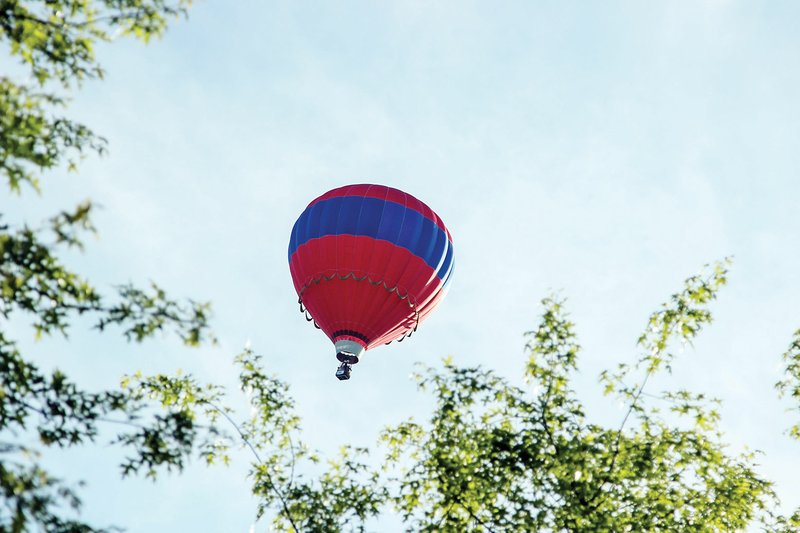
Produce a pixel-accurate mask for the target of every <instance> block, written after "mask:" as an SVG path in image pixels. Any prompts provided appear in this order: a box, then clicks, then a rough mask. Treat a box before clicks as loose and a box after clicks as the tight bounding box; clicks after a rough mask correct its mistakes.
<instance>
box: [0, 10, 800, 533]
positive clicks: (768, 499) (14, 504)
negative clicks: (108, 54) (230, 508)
mask: <svg viewBox="0 0 800 533" xmlns="http://www.w3.org/2000/svg"><path fill="white" fill-rule="evenodd" d="M187 7H188V2H187V1H185V0H175V1H173V2H169V1H166V0H48V1H46V2H39V1H36V0H0V37H1V38H2V39H3V41H5V42H7V43H8V44H9V48H10V52H11V53H12V54H13V55H15V56H16V57H18V58H19V59H20V61H21V63H22V65H23V66H24V67H25V68H26V69H27V71H28V72H29V73H30V78H31V80H32V81H30V82H25V83H23V82H20V81H18V80H12V79H11V78H8V77H0V172H2V175H3V176H5V178H6V180H7V182H8V186H9V188H10V190H11V191H13V192H15V193H17V194H22V193H23V192H24V191H25V190H26V188H33V189H38V188H39V187H40V186H41V177H42V175H43V173H45V172H59V171H64V170H75V169H76V168H77V164H78V163H79V160H80V158H81V157H82V156H84V155H86V154H87V153H92V152H95V153H99V154H102V153H103V152H104V151H105V148H106V146H105V141H104V140H103V139H102V137H100V136H98V135H96V134H94V133H93V132H92V131H91V130H90V129H89V128H88V127H86V126H84V125H82V124H79V123H77V122H74V121H72V120H70V119H69V118H65V117H63V116H60V115H58V114H57V111H58V110H59V109H62V108H64V106H65V105H66V104H67V99H66V97H67V96H68V95H69V93H70V91H74V90H77V89H78V88H79V87H80V83H81V82H82V81H83V80H86V79H92V78H100V77H101V76H102V70H101V68H100V66H99V64H98V63H97V61H96V59H95V56H94V47H95V45H96V43H97V42H98V41H104V40H109V39H110V36H111V35H112V34H116V33H121V34H122V35H133V36H135V37H137V38H140V39H142V40H144V41H147V40H148V39H149V38H150V37H152V36H158V35H160V34H161V33H163V31H164V30H165V29H166V26H167V23H168V21H169V19H170V18H173V17H175V16H181V15H183V14H185V12H186V8H187ZM92 210H93V205H92V204H91V203H90V202H87V203H84V204H81V205H79V206H77V207H75V208H74V209H70V210H65V211H63V212H61V213H58V214H56V215H55V216H53V217H52V218H51V219H50V220H48V221H46V222H45V223H44V224H42V225H40V226H39V228H38V229H32V228H30V227H28V226H27V225H25V224H22V223H20V224H13V223H11V222H7V223H5V224H4V225H2V226H0V313H2V315H3V317H4V318H6V319H8V318H11V317H12V316H15V317H16V316H27V317H29V318H30V320H31V321H32V328H33V333H34V334H35V335H37V336H42V335H54V334H60V335H63V336H64V337H66V335H67V333H68V331H69V327H70V324H72V323H73V322H74V320H75V318H76V317H77V316H80V315H89V316H92V317H94V319H95V324H96V328H97V329H98V330H99V331H100V332H107V331H108V330H109V329H115V328H119V329H120V330H121V332H122V334H123V335H124V336H125V337H126V338H128V339H129V340H133V341H141V340H143V339H145V338H147V337H149V336H151V335H152V334H154V333H155V332H157V331H161V330H164V329H169V330H172V331H174V332H175V333H176V334H177V335H178V336H179V337H180V338H181V339H182V340H183V342H185V343H186V344H188V345H190V346H194V345H197V344H199V343H202V342H209V341H213V337H212V336H211V333H210V331H209V326H208V314H209V307H208V304H205V303H199V302H195V301H189V302H185V303H182V302H178V301H176V300H174V299H172V298H170V297H169V296H167V294H166V293H165V291H164V290H162V289H161V288H160V287H158V286H156V285H153V286H151V287H148V288H144V289H143V288H139V287H135V286H132V285H129V284H126V285H122V286H120V287H118V288H117V290H116V295H114V296H108V295H106V294H105V293H104V292H103V291H101V290H99V289H98V288H96V287H95V286H94V285H92V284H91V283H90V281H89V280H87V279H84V278H83V277H81V276H80V275H79V274H78V273H76V272H73V271H71V270H69V269H68V268H66V267H65V266H64V265H63V263H62V262H61V261H60V260H59V254H60V253H61V252H62V251H63V250H64V249H65V248H68V247H79V248H80V247H82V234H83V233H84V232H87V231H88V232H91V231H94V227H93V225H92V222H91V214H92ZM727 269H728V263H727V262H721V263H718V264H715V265H713V266H712V267H710V268H709V270H708V271H707V273H706V274H705V275H703V276H694V277H691V278H689V279H688V280H687V281H686V284H685V286H684V288H683V290H681V291H680V292H678V293H676V294H675V295H673V296H672V297H671V298H670V299H669V301H668V302H667V303H666V304H664V305H663V306H662V307H661V308H660V309H659V310H658V311H656V312H655V313H653V314H652V315H651V316H650V319H649V321H648V323H647V327H646V330H645V332H644V334H643V335H642V336H641V337H640V338H639V347H640V349H641V355H640V357H639V359H638V360H637V361H636V362H635V363H633V364H621V365H619V366H618V367H617V368H616V369H615V370H613V371H608V372H604V373H603V374H602V375H601V378H600V379H601V384H602V385H603V387H604V391H605V393H606V394H607V395H612V396H615V397H616V398H617V399H618V400H619V401H621V402H623V404H624V405H625V406H626V411H625V414H624V416H623V417H622V419H621V420H620V421H619V423H618V424H617V425H613V426H611V427H606V426H603V425H600V424H597V423H593V422H592V421H590V420H588V419H587V417H586V415H585V412H584V409H583V406H582V405H581V403H580V401H579V399H578V397H577V395H576V393H575V391H574V390H573V389H572V388H571V386H570V380H571V376H572V373H573V372H574V371H575V370H576V369H577V365H578V355H579V353H580V348H579V345H578V344H577V340H576V338H575V334H574V331H573V324H572V323H571V322H570V321H569V317H568V315H567V313H566V311H565V302H564V301H562V300H560V299H558V298H554V297H549V298H545V299H544V300H543V301H542V306H543V314H542V317H541V321H540V323H539V325H538V326H537V327H536V328H535V329H534V330H533V331H531V332H529V333H528V344H527V346H526V362H525V369H524V375H525V378H526V380H527V382H528V387H527V388H520V387H517V386H514V385H512V384H510V383H509V382H507V381H506V380H504V379H502V378H501V377H499V376H497V375H496V374H494V373H493V372H492V371H490V370H487V369H484V368H480V367H475V368H461V367H458V366H457V365H455V364H454V363H453V362H452V360H445V361H444V363H443V365H442V366H441V367H423V368H421V369H420V371H419V373H418V375H417V376H416V378H417V380H418V382H419V386H420V388H421V389H422V390H424V391H428V392H429V393H431V394H433V395H434V397H435V399H436V406H435V408H434V410H433V412H432V413H431V415H430V418H429V420H428V421H427V422H426V423H419V422H415V421H413V420H408V421H406V422H402V423H399V424H397V425H395V426H393V427H390V428H388V429H386V430H385V431H384V432H383V433H382V434H381V435H380V436H379V438H378V442H377V445H376V448H375V449H374V450H368V449H364V448H353V447H344V448H343V449H342V451H341V453H340V455H339V456H338V457H336V458H334V459H332V460H329V461H327V462H326V466H325V467H323V466H321V465H319V463H321V461H322V460H321V457H320V455H319V453H317V452H314V451H313V450H312V449H311V448H310V447H309V445H307V444H306V443H305V442H304V441H303V440H302V438H301V437H302V435H301V431H300V420H299V418H298V416H297V415H296V413H295V406H294V402H293V400H292V398H291V395H290V393H289V387H288V385H287V384H286V383H284V382H283V381H282V380H280V379H279V378H277V377H275V376H272V375H269V374H268V373H267V372H266V371H265V369H264V368H263V366H262V364H261V361H260V358H259V357H258V356H257V355H256V354H255V353H254V352H253V351H252V350H251V349H249V348H248V349H246V350H245V351H244V352H243V353H242V354H240V355H239V356H238V357H237V359H236V364H237V365H238V366H239V368H240V383H241V389H242V392H244V393H245V396H246V397H247V398H248V401H249V402H250V403H251V404H252V406H253V407H255V409H254V410H253V414H252V416H251V417H250V418H249V419H246V420H244V421H237V420H236V416H235V414H234V413H235V411H234V410H233V409H231V408H230V407H229V406H228V402H233V401H236V400H235V399H233V398H229V396H230V395H229V394H228V393H227V391H225V390H223V389H222V388H220V387H218V386H216V385H213V384H201V383H199V382H198V380H196V379H195V378H194V377H192V376H191V375H178V376H168V375H155V376H143V375H141V374H134V375H132V376H127V377H124V378H123V379H122V382H121V384H120V386H113V387H110V388H109V389H108V390H105V391H100V392H94V391H86V390H83V389H81V388H80V387H78V386H77V385H76V384H75V383H74V382H73V381H71V380H70V379H69V378H68V377H67V376H65V375H64V374H63V373H61V372H59V371H53V372H44V371H42V370H41V369H40V368H39V367H37V365H35V364H34V363H33V362H32V361H31V360H30V358H27V357H25V355H24V354H22V353H21V352H20V350H19V348H18V344H17V342H16V341H15V339H12V338H11V336H10V335H9V334H8V332H7V331H6V329H5V328H4V327H3V328H0V385H1V386H2V388H0V494H2V495H1V496H0V498H1V500H2V505H1V506H0V531H12V532H23V531H36V530H44V531H59V532H68V531H69V532H73V531H82V532H95V531H107V530H108V529H104V528H103V527H98V526H95V525H91V524H87V523H85V522H83V521H81V520H80V519H79V515H77V513H75V512H74V511H76V510H77V509H79V507H80V499H79V495H78V494H77V493H76V492H75V491H74V490H73V489H71V488H70V485H69V484H68V483H67V482H64V481H62V480H58V479H55V478H54V477H53V476H51V475H50V474H49V473H48V472H47V471H45V470H44V469H43V468H42V466H41V464H40V463H39V461H38V459H37V458H38V457H39V454H42V453H46V452H47V449H48V448H51V447H72V446H86V445H89V446H90V445H92V443H93V441H94V440H95V439H97V438H98V435H99V428H100V427H101V426H102V425H103V424H111V425H113V426H114V427H121V428H122V430H121V431H118V432H116V437H115V438H114V442H115V443H116V444H118V445H120V446H123V447H125V448H126V449H127V450H128V453H129V455H128V457H127V459H125V460H124V462H123V464H122V465H121V468H122V475H132V474H137V473H139V474H143V475H145V476H149V477H152V478H154V479H155V478H157V476H158V473H159V472H160V470H161V469H167V470H171V469H177V470H180V469H182V468H183V466H184V464H185V463H186V461H187V459H188V458H189V457H191V456H200V457H202V458H203V459H205V460H206V461H207V462H208V463H215V462H223V463H225V462H227V461H229V459H230V457H229V456H230V450H231V449H232V448H233V447H237V446H244V447H246V449H247V450H249V453H250V454H251V455H252V466H251V472H250V473H251V478H252V490H253V493H254V494H256V495H257V496H258V497H259V498H260V506H259V516H261V515H262V514H268V515H269V516H270V517H271V520H272V525H273V526H274V527H275V528H276V529H278V530H282V531H341V530H355V531H364V530H366V529H367V528H368V527H369V526H370V524H371V520H375V519H376V518H377V517H379V516H380V515H381V514H382V513H384V512H385V511H386V510H387V509H390V508H393V509H395V510H398V511H399V512H400V516H401V518H402V519H403V521H404V523H405V524H406V526H407V527H408V528H409V530H414V531H417V530H425V531H466V530H475V531H520V530H532V531H537V530H538V531H565V530H569V531H676V530H679V531H719V530H725V531H727V530H741V529H744V528H746V527H748V526H751V527H752V526H755V525H761V526H762V527H763V528H764V529H766V530H769V531H795V530H797V529H798V528H800V511H798V512H796V513H795V514H794V515H792V516H781V515H779V514H778V513H777V512H776V511H775V509H776V507H775V504H776V503H777V498H776V496H775V493H774V491H773V488H772V484H771V483H770V482H769V481H768V480H766V479H764V478H763V477H761V476H760V475H759V473H758V471H757V468H756V464H755V462H754V456H753V455H752V454H749V455H736V454H732V453H730V452H729V450H728V448H727V447H726V445H725V441H724V438H723V435H722V434H721V432H720V430H719V427H718V420H719V415H718V413H717V411H716V402H715V400H713V399H709V398H706V397H705V396H704V395H703V394H697V393H693V392H691V391H687V390H682V389H679V390H673V391H665V392H661V393H657V394H654V393H652V392H651V391H650V390H648V389H647V383H648V381H649V380H650V378H651V376H653V375H654V374H656V373H659V372H669V371H670V364H671V362H672V361H673V357H674V355H673V352H672V347H673V346H674V344H675V343H691V342H692V340H693V339H694V338H695V336H696V335H697V334H698V333H699V332H700V331H701V329H702V328H703V327H704V326H705V325H707V324H709V323H710V321H711V313H710V310H709V305H710V303H711V302H712V301H713V300H714V299H715V298H716V295H717V293H718V291H719V290H720V288H721V287H722V286H723V285H724V284H725V281H726V277H727ZM784 361H785V365H786V374H785V379H784V380H782V381H780V382H779V383H778V384H777V385H776V388H777V389H778V391H779V393H781V394H783V395H785V396H789V397H791V398H792V399H793V400H794V401H795V403H796V404H797V409H798V410H800V331H798V332H797V333H796V335H795V339H794V340H793V342H792V343H791V344H790V347H789V349H788V350H787V352H786V353H785V354H784ZM799 427H800V426H798V425H797V424H795V425H794V426H793V427H792V428H791V429H790V434H791V435H793V436H794V437H795V438H800V429H799ZM32 434H33V435H36V436H37V437H38V441H39V443H40V445H39V446H38V447H37V448H36V449H30V448H29V447H27V446H26V445H24V444H23V443H24V442H27V441H28V440H29V439H27V438H26V437H29V436H30V435H32ZM315 465H316V466H315ZM317 472H321V473H317ZM70 509H71V510H70Z"/></svg>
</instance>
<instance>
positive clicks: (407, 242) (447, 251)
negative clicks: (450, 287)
mask: <svg viewBox="0 0 800 533" xmlns="http://www.w3.org/2000/svg"><path fill="white" fill-rule="evenodd" d="M329 235H356V236H366V237H372V238H373V239H381V240H384V241H389V242H391V243H393V244H395V245H397V246H400V247H402V248H405V249H406V250H408V251H410V252H411V253H413V254H414V255H416V256H417V257H420V258H421V259H422V260H424V261H425V263H426V264H428V266H430V267H431V268H432V269H434V270H435V271H436V276H437V277H438V278H439V279H442V280H444V278H445V277H447V276H448V275H449V273H450V268H451V265H452V262H453V244H452V243H451V242H450V241H449V240H448V238H447V234H446V233H445V232H444V231H443V230H442V229H441V228H440V227H439V226H438V225H436V223H435V222H434V221H433V220H431V219H429V218H427V217H426V216H424V215H422V214H421V213H420V212H418V211H416V210H414V209H411V208H408V207H405V206H403V205H400V204H398V203H396V202H390V201H387V200H382V199H380V198H370V197H364V196H337V197H334V198H328V199H327V200H322V201H320V202H317V203H315V204H314V205H312V206H311V207H309V208H307V209H306V210H305V211H303V213H302V214H301V215H300V218H298V219H297V222H295V225H294V228H293V229H292V236H291V239H290V240H289V260H290V261H291V258H292V255H294V253H295V252H296V251H297V249H298V248H299V247H300V246H302V245H303V244H305V243H306V242H308V241H310V240H311V239H317V238H319V237H325V236H329Z"/></svg>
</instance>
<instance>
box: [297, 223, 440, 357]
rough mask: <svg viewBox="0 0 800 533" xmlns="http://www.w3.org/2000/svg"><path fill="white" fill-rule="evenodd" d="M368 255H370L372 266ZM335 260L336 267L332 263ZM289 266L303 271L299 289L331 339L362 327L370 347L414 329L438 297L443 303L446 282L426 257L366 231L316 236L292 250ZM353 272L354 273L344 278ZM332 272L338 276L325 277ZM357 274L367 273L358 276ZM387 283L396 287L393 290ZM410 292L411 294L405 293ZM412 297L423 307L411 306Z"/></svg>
mask: <svg viewBox="0 0 800 533" xmlns="http://www.w3.org/2000/svg"><path fill="white" fill-rule="evenodd" d="M340 250H344V251H345V252H347V253H339V252H340ZM364 254H369V256H370V260H369V263H368V265H369V266H368V269H367V270H365V269H364V265H365V263H364V262H363V258H364ZM334 264H335V265H336V267H337V268H330V265H334ZM359 266H360V268H359ZM326 267H328V268H326ZM290 268H291V269H292V272H293V273H297V274H298V275H301V276H302V277H301V278H299V279H297V280H295V281H296V283H295V288H296V290H297V291H298V293H300V292H301V291H302V294H300V297H301V299H302V301H303V303H304V305H305V307H306V308H307V309H308V312H309V314H310V315H311V316H312V317H314V319H315V320H316V322H317V324H318V325H319V326H320V328H321V329H322V331H324V332H325V334H326V335H328V337H329V338H331V340H335V339H334V338H333V333H334V332H335V331H338V330H353V331H358V332H359V333H361V334H363V335H366V336H367V337H368V338H369V344H368V347H369V348H371V347H374V346H377V345H379V344H383V343H385V342H389V341H390V340H394V339H396V338H399V337H400V336H402V335H403V334H404V333H406V332H408V331H409V330H410V329H411V328H413V327H414V326H415V325H416V320H415V318H416V315H417V312H420V313H421V312H422V311H424V310H425V308H427V307H429V306H432V305H431V304H432V303H433V300H436V302H437V303H438V298H435V296H436V295H437V293H438V292H440V291H439V289H440V288H441V286H442V282H441V280H439V279H438V278H437V277H436V273H435V271H434V270H433V269H432V268H431V267H430V266H428V265H427V264H426V263H425V261H424V260H422V259H421V258H419V257H417V256H416V255H414V254H412V253H411V252H409V251H408V250H406V249H405V248H402V247H399V246H395V245H394V244H392V243H390V242H388V241H381V240H377V239H373V238H371V237H366V236H352V235H338V236H326V237H321V238H318V239H312V240H310V241H308V242H307V243H305V244H303V245H302V246H300V247H299V248H298V249H297V251H296V252H295V253H294V254H293V255H292V259H291V262H290ZM348 275H351V277H350V278H348V279H345V280H342V279H340V277H341V276H348ZM331 276H333V279H331V280H327V279H325V278H326V277H331ZM353 276H355V277H357V278H362V277H364V276H368V277H367V279H364V280H362V281H356V280H355V279H353ZM304 287H305V289H304ZM387 287H388V289H392V288H395V287H396V289H395V291H393V292H389V290H388V289H387ZM398 293H399V294H398ZM405 295H408V297H407V298H406V299H401V298H400V296H405ZM409 299H410V301H411V302H412V303H413V304H414V306H416V307H418V309H416V310H415V308H414V307H411V306H409ZM388 337H392V338H388Z"/></svg>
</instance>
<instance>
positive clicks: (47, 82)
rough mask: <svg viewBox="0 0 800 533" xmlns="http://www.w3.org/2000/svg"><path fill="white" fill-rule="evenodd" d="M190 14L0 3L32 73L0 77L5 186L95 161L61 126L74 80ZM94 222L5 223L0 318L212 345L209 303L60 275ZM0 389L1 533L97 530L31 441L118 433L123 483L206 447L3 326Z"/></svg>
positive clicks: (16, 187) (86, 206)
mask: <svg viewBox="0 0 800 533" xmlns="http://www.w3.org/2000/svg"><path fill="white" fill-rule="evenodd" d="M187 5H188V1H186V0H176V1H174V2H169V1H166V0H98V1H84V0H48V1H47V2H40V1H34V0H24V1H23V0H0V40H2V41H4V42H6V43H8V45H9V51H10V53H11V54H12V55H13V56H15V57H17V58H19V59H20V62H21V64H22V65H23V67H24V68H25V69H27V71H28V72H29V74H30V81H28V82H21V81H18V80H13V79H11V78H9V77H6V76H0V175H2V176H3V177H4V178H5V179H6V180H7V181H8V186H9V188H10V190H11V191H12V192H16V193H17V194H21V193H22V192H23V187H24V186H26V185H27V186H30V187H32V188H34V189H35V190H38V188H39V186H40V175H41V174H42V172H44V171H56V170H62V171H63V170H65V169H66V170H75V169H76V168H77V163H78V161H79V159H80V157H82V156H83V155H84V154H86V153H87V152H96V153H99V154H102V153H103V152H104V150H105V141H104V140H103V138H102V137H99V136H97V135H95V134H94V133H93V132H92V131H91V130H90V129H89V128H88V127H86V126H84V125H82V124H80V123H77V122H75V121H73V120H70V119H69V118H65V117H63V116H59V115H57V114H56V112H57V111H58V110H59V109H61V108H63V107H65V106H66V104H67V99H66V97H67V96H68V94H69V92H70V91H72V90H75V89H77V88H79V86H80V84H81V82H82V81H84V80H87V79H93V78H101V77H102V74H103V71H102V69H101V67H100V65H99V64H98V63H97V61H96V59H95V55H94V47H95V44H96V43H97V42H98V41H107V40H110V36H111V34H112V33H121V34H123V35H134V36H136V37H138V38H140V39H142V40H145V41H147V40H148V39H149V38H150V37H152V36H158V35H160V34H161V33H162V32H163V31H164V30H165V28H166V25H167V21H168V19H169V18H171V17H174V16H177V15H182V14H184V13H185V10H186V7H187ZM92 210H93V205H92V203H91V202H86V203H83V204H81V205H78V206H76V207H75V208H74V209H70V210H66V211H63V212H61V213H58V214H56V215H55V216H53V217H52V218H51V219H50V220H48V221H46V222H45V224H43V225H42V226H41V227H40V228H39V229H31V228H30V227H28V226H27V225H25V224H19V225H16V226H15V225H12V224H11V223H7V222H6V223H4V224H0V313H1V314H2V316H3V318H5V319H10V318H11V317H12V316H19V315H27V316H29V317H31V319H32V327H33V329H34V331H35V334H36V335H37V336H42V335H51V334H55V333H58V334H62V335H64V336H66V334H67V331H68V327H69V324H70V323H71V322H72V321H73V319H74V318H75V317H76V316H77V315H90V316H93V317H94V318H95V319H96V327H97V329H98V330H100V331H103V330H105V329H107V328H108V327H111V326H119V327H121V328H122V331H123V334H124V335H125V336H126V337H127V338H128V339H131V340H136V341H140V340H142V339H144V338H146V337H148V336H151V335H152V334H153V333H155V332H156V331H159V330H163V329H171V330H173V331H175V332H176V333H177V334H178V336H180V337H181V339H182V340H183V341H184V342H185V343H186V344H188V345H197V344H199V343H201V342H205V341H207V340H210V333H209V328H208V312H209V307H208V304H205V303H200V302H194V301H190V302H187V303H180V302H177V301H175V300H173V299H171V298H169V297H168V296H167V294H166V293H165V292H164V291H163V290H162V289H161V288H159V287H158V286H156V285H152V286H151V287H149V288H146V289H141V288H137V287H135V286H133V285H130V284H126V285H121V286H120V287H118V289H117V295H116V297H114V298H111V297H108V296H104V295H103V294H102V293H101V292H100V291H99V290H98V289H97V288H95V287H94V286H93V285H92V284H91V283H90V282H89V281H88V280H86V279H84V278H83V277H81V276H80V275H79V274H77V273H75V272H72V271H70V270H69V269H67V268H65V267H64V265H63V264H62V262H61V261H60V260H59V257H58V254H59V252H61V251H62V250H63V249H64V248H65V247H79V248H82V241H81V236H82V235H81V234H82V232H85V231H94V226H93V225H92V222H91V213H92ZM0 216H2V214H1V213H0ZM0 385H1V386H2V388H0V431H1V432H2V433H0V494H2V504H3V505H2V506H0V530H2V531H11V532H22V531H31V530H35V529H37V528H38V529H41V530H45V531H102V529H96V528H94V527H93V526H90V525H88V524H85V523H82V522H80V521H79V520H77V519H76V518H75V515H74V513H70V512H69V511H68V510H67V511H65V508H66V509H69V508H72V509H74V510H77V509H78V508H79V506H80V499H79V498H78V496H77V494H76V493H75V492H74V491H73V490H72V489H71V488H70V487H69V485H68V484H65V483H64V482H62V481H61V480H58V479H55V478H53V477H52V476H51V475H50V474H49V473H48V472H46V471H45V470H43V469H42V467H41V466H40V465H39V463H38V461H37V460H36V457H37V456H38V454H39V453H40V450H39V449H30V448H29V447H28V446H25V445H23V444H22V443H23V442H26V440H27V439H25V437H26V436H27V435H28V434H30V433H31V432H33V433H36V434H38V437H39V441H40V443H41V446H42V447H44V448H47V447H52V446H58V447H69V446H76V445H82V444H86V443H88V442H91V441H92V440H94V439H95V437H96V436H97V434H98V425H99V424H100V423H102V422H104V421H112V422H116V423H122V424H123V425H124V427H125V428H126V430H125V431H123V432H121V433H119V435H118V437H117V440H118V441H119V443H121V444H123V445H127V446H129V447H131V448H132V449H133V451H134V453H133V454H132V455H131V456H130V458H129V459H128V460H127V461H126V463H125V464H124V465H123V472H124V473H133V472H138V471H145V472H146V473H148V474H150V475H154V473H155V468H156V467H157V466H159V465H163V466H165V467H166V468H181V467H182V466H183V461H184V458H185V451H186V450H187V449H191V450H195V449H198V446H199V449H205V448H209V449H212V448H213V447H214V446H215V445H214V444H213V442H214V441H212V440H211V437H212V435H214V429H213V428H210V427H209V428H198V427H197V426H196V425H195V424H194V423H193V422H192V420H191V419H190V418H189V416H190V413H188V412H186V411H176V412H171V413H169V414H166V415H165V414H158V413H157V414H153V415H150V416H146V413H144V412H143V411H144V410H145V408H146V407H147V405H146V402H143V401H141V400H140V399H139V398H138V397H137V396H136V395H135V394H132V393H129V392H124V391H122V390H121V389H119V387H115V388H114V389H113V390H107V391H101V392H89V391H85V390H81V389H80V388H79V387H77V386H76V385H75V384H74V383H73V382H72V381H70V380H69V379H68V378H67V376H65V375H64V374H63V373H61V372H59V371H54V372H51V373H45V372H43V371H41V370H40V369H39V368H38V367H37V366H36V365H35V364H33V363H32V362H31V361H30V360H29V358H26V357H24V356H23V354H21V353H20V351H19V349H18V347H17V343H16V342H15V340H14V339H12V338H11V337H10V336H9V334H8V333H7V330H6V328H5V326H3V327H2V329H0ZM30 457H33V458H34V459H33V460H31V459H30Z"/></svg>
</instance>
